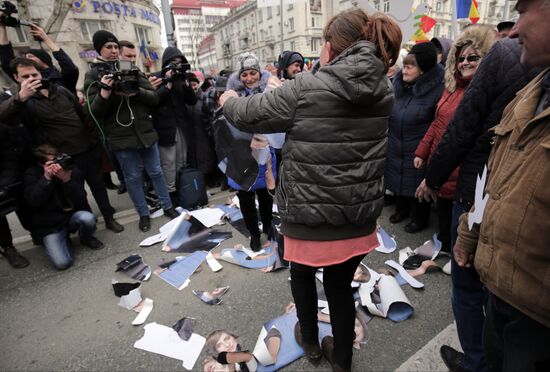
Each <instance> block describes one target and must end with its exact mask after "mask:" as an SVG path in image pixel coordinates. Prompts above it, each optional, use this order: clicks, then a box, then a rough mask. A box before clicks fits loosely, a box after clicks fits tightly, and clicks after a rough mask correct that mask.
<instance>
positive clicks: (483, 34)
mask: <svg viewBox="0 0 550 372" xmlns="http://www.w3.org/2000/svg"><path fill="white" fill-rule="evenodd" d="M494 40H495V38H494V34H493V33H492V32H491V30H490V29H489V28H488V27H485V26H471V27H469V28H467V29H466V31H464V32H463V33H462V34H461V35H460V36H459V38H458V39H457V40H456V42H455V43H454V45H453V46H452V48H451V50H450V52H449V56H448V59H447V64H446V67H445V92H443V96H442V97H441V99H440V100H439V103H438V104H437V111H436V113H435V119H434V121H433V122H432V124H431V125H430V129H428V131H427V132H426V134H425V135H424V138H422V141H420V144H419V145H418V147H417V148H416V152H415V158H414V167H415V168H416V169H421V168H423V167H424V165H425V163H426V162H427V161H428V160H429V159H430V157H431V156H432V154H433V153H434V152H435V149H436V148H437V145H438V144H439V141H441V137H443V134H444V133H445V130H447V126H448V125H449V122H450V121H451V119H452V118H453V114H454V112H455V110H456V108H457V107H458V104H459V103H460V101H461V100H462V96H463V95H464V91H465V90H466V88H467V87H468V84H470V81H472V79H473V77H474V74H475V73H476V71H477V68H478V66H479V64H480V63H481V60H482V58H483V57H484V56H485V54H487V52H489V49H490V48H491V46H492V45H493V42H494ZM457 179H458V168H457V169H455V171H454V172H453V174H452V175H451V176H450V177H449V180H448V181H447V182H446V183H445V184H444V185H443V186H442V187H441V189H440V190H439V193H438V195H437V214H438V217H439V234H438V239H439V240H440V241H441V243H442V248H441V249H442V250H443V251H445V252H450V249H451V217H452V210H453V198H454V194H455V190H456V180H457ZM422 182H426V181H425V180H423V181H422Z"/></svg>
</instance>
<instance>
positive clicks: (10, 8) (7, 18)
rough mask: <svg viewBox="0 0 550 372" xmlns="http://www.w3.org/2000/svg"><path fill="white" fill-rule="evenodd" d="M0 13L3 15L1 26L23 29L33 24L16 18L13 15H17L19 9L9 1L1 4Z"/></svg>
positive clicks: (0, 17)
mask: <svg viewBox="0 0 550 372" xmlns="http://www.w3.org/2000/svg"><path fill="white" fill-rule="evenodd" d="M0 11H1V12H2V13H3V14H2V15H0V24H3V25H4V26H7V27H21V26H30V25H31V23H30V22H28V21H25V20H22V19H18V18H15V17H14V16H13V15H12V14H14V13H17V7H16V6H15V5H13V4H12V3H11V2H9V1H2V2H1V3H0Z"/></svg>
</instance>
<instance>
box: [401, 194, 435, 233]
mask: <svg viewBox="0 0 550 372" xmlns="http://www.w3.org/2000/svg"><path fill="white" fill-rule="evenodd" d="M395 212H397V213H401V214H403V215H405V216H410V217H411V222H416V224H418V225H420V226H427V225H428V223H429V222H430V203H427V202H425V201H422V202H419V201H418V199H416V198H413V197H409V196H402V195H396V196H395Z"/></svg>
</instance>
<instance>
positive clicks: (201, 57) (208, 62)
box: [197, 34, 218, 76]
mask: <svg viewBox="0 0 550 372" xmlns="http://www.w3.org/2000/svg"><path fill="white" fill-rule="evenodd" d="M197 57H198V66H199V69H200V70H202V72H203V73H205V74H209V75H212V76H213V75H216V73H217V72H218V59H217V57H216V41H215V40H214V34H208V35H206V37H205V38H204V39H203V40H202V41H201V43H200V44H199V48H198V51H197Z"/></svg>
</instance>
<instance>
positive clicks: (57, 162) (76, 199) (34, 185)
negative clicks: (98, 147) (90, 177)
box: [24, 145, 103, 270]
mask: <svg viewBox="0 0 550 372" xmlns="http://www.w3.org/2000/svg"><path fill="white" fill-rule="evenodd" d="M33 154H34V156H35V157H36V159H37V162H38V164H37V165H35V166H33V167H31V168H29V169H28V170H27V171H26V173H25V182H24V187H25V200H26V201H27V203H28V205H29V206H30V208H31V210H32V212H33V214H32V226H33V230H34V232H35V233H36V235H37V237H38V238H40V239H42V244H43V245H44V247H45V248H46V253H47V254H48V256H49V257H50V260H51V261H52V263H53V265H54V266H55V268H56V269H58V270H65V269H67V268H69V267H70V266H71V265H72V264H73V258H72V256H71V253H70V251H69V249H70V242H71V241H70V238H69V234H70V233H73V232H76V231H78V234H79V235H80V243H81V244H82V245H85V246H87V247H89V248H91V249H94V250H96V249H101V248H103V243H102V242H101V241H99V240H98V239H97V238H95V237H94V236H93V233H94V231H95V229H96V217H95V216H94V215H93V214H92V213H91V212H88V211H87V210H86V209H87V204H88V203H87V201H86V191H85V190H84V179H83V177H82V173H80V171H79V170H78V169H77V168H73V164H72V160H71V157H70V156H68V155H66V154H59V153H58V151H57V150H56V149H55V148H53V147H52V146H50V145H40V146H38V147H37V148H35V149H34V150H33Z"/></svg>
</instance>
